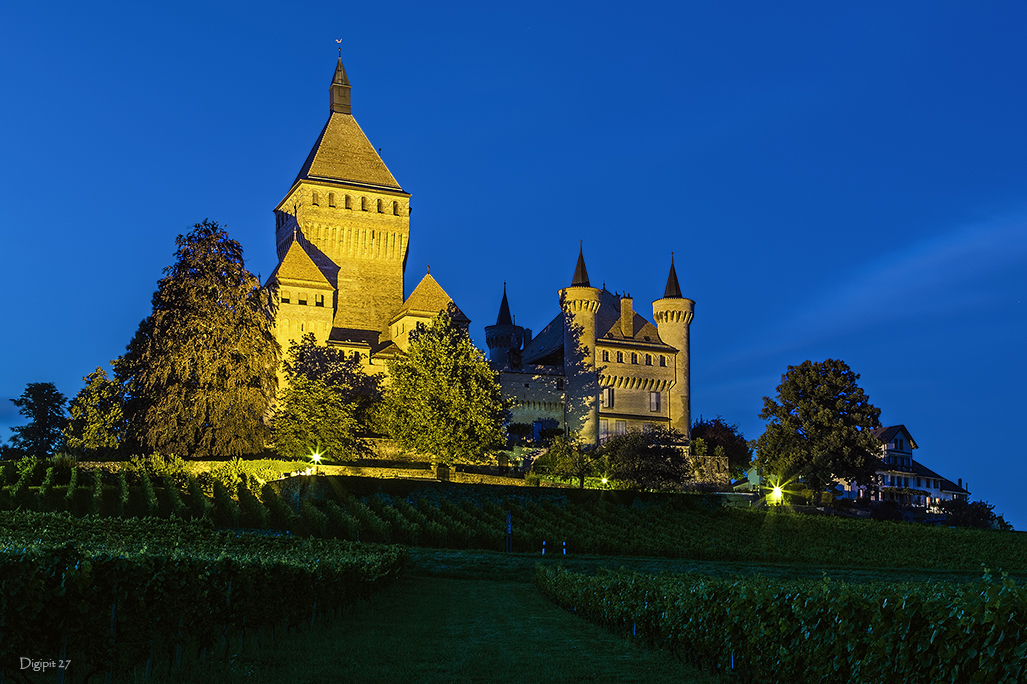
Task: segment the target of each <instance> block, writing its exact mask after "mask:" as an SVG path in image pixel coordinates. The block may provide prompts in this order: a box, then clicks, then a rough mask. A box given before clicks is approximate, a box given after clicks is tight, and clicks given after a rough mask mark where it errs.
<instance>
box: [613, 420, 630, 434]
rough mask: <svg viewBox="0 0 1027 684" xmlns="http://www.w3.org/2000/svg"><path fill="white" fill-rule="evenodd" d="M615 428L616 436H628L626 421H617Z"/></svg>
mask: <svg viewBox="0 0 1027 684" xmlns="http://www.w3.org/2000/svg"><path fill="white" fill-rule="evenodd" d="M616 427H617V434H618V435H626V434H628V421H626V420H618V421H617V423H616Z"/></svg>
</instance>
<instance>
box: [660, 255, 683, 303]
mask: <svg viewBox="0 0 1027 684" xmlns="http://www.w3.org/2000/svg"><path fill="white" fill-rule="evenodd" d="M663 298H664V299H681V286H680V285H678V273H677V271H675V270H674V252H671V253H670V274H669V275H668V276H667V287H666V288H665V289H664V290H663Z"/></svg>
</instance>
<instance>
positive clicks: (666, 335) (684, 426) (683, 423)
mask: <svg viewBox="0 0 1027 684" xmlns="http://www.w3.org/2000/svg"><path fill="white" fill-rule="evenodd" d="M694 314H695V302H693V301H692V300H691V299H685V298H684V297H682V296H681V286H680V285H678V274H677V272H676V271H675V270H674V254H673V253H671V255H670V275H668V276H667V287H666V289H665V290H664V292H663V299H657V300H656V301H655V302H653V320H655V321H656V328H657V330H659V332H660V339H661V340H663V341H664V342H666V343H667V344H669V345H670V346H672V347H674V348H675V349H677V350H678V353H677V354H675V356H674V358H675V362H674V385H673V386H672V387H671V388H670V389H669V391H668V393H667V394H668V395H669V399H670V426H671V427H672V428H674V429H675V430H677V431H678V432H680V433H681V434H683V435H685V436H686V437H687V436H689V434H690V431H691V427H692V399H691V385H690V380H689V371H690V364H689V348H688V345H689V341H688V328H689V326H690V325H691V324H692V317H693V315H694Z"/></svg>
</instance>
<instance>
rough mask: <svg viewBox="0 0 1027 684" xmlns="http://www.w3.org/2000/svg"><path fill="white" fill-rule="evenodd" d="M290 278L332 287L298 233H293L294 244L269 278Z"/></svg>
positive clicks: (279, 279)
mask: <svg viewBox="0 0 1027 684" xmlns="http://www.w3.org/2000/svg"><path fill="white" fill-rule="evenodd" d="M283 278H284V279H288V280H304V281H307V282H309V283H316V284H317V285H321V286H323V287H325V288H328V289H331V288H332V284H331V283H330V282H329V281H328V279H327V278H325V276H324V273H322V272H321V269H319V268H318V267H317V264H315V263H314V260H313V259H311V258H310V255H309V254H307V251H306V250H305V249H304V248H303V245H302V244H301V243H300V241H299V240H298V239H297V238H296V233H295V232H294V233H293V238H292V244H291V245H289V250H288V251H287V252H286V253H285V258H284V259H282V260H281V261H280V262H279V263H278V265H277V266H276V267H275V270H274V271H272V272H271V275H270V276H269V277H268V280H278V281H281V280H282V279H283Z"/></svg>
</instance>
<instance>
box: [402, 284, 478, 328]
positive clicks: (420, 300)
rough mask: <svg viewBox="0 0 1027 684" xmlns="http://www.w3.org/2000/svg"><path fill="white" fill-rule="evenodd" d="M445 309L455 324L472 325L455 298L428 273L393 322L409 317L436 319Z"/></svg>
mask: <svg viewBox="0 0 1027 684" xmlns="http://www.w3.org/2000/svg"><path fill="white" fill-rule="evenodd" d="M444 309H448V310H449V315H450V317H451V318H452V319H453V322H454V323H470V322H471V319H469V318H468V317H467V316H466V315H464V312H463V311H461V310H460V307H458V306H457V305H456V302H454V301H453V298H452V297H450V296H449V295H448V294H446V291H445V290H443V289H442V286H441V285H439V284H438V283H437V282H436V281H435V278H432V277H431V274H430V273H428V274H426V275H425V276H424V278H421V282H419V283H418V284H417V287H415V288H414V291H413V292H411V293H410V296H409V297H407V300H406V301H405V302H403V306H401V307H400V308H399V311H397V312H396V313H395V315H393V317H392V320H393V321H397V320H399V319H400V318H402V317H403V316H409V315H415V316H416V315H418V314H420V315H422V316H428V317H434V316H435V315H436V314H437V313H439V312H440V311H443V310H444Z"/></svg>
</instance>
